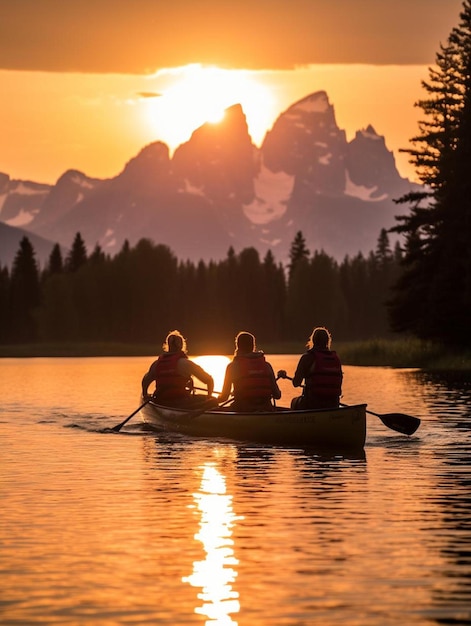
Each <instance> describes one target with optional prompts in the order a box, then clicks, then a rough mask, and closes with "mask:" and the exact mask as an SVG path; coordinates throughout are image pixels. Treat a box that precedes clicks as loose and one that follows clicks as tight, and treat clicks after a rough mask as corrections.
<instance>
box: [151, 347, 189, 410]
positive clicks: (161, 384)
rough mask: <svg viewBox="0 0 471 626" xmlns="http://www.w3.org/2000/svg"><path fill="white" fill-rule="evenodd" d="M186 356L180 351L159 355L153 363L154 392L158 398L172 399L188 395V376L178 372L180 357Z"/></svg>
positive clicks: (184, 357)
mask: <svg viewBox="0 0 471 626" xmlns="http://www.w3.org/2000/svg"><path fill="white" fill-rule="evenodd" d="M187 358H188V357H187V356H186V354H185V353H184V352H182V351H180V352H171V353H167V352H166V353H165V354H162V355H160V356H159V358H158V359H157V361H156V362H155V365H154V375H155V393H156V396H157V397H158V399H159V400H173V399H177V398H181V397H184V396H186V395H188V389H187V384H188V377H187V376H182V375H181V374H179V373H178V369H177V365H178V361H179V360H180V359H187Z"/></svg>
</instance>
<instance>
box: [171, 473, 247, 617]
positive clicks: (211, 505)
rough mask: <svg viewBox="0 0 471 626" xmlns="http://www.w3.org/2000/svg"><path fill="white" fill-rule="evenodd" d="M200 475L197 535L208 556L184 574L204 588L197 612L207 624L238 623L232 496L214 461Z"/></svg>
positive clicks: (191, 583) (185, 578)
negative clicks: (205, 619)
mask: <svg viewBox="0 0 471 626" xmlns="http://www.w3.org/2000/svg"><path fill="white" fill-rule="evenodd" d="M202 469H203V475H202V478H201V490H200V491H199V492H197V493H195V494H194V499H195V502H196V506H197V508H198V510H199V511H200V512H201V521H200V531H199V532H198V533H197V534H196V535H195V539H197V540H198V541H200V542H201V543H202V544H203V548H204V551H205V554H206V556H205V559H204V560H203V561H195V562H194V563H193V573H192V574H191V575H190V576H187V577H184V578H183V579H182V580H183V582H188V583H190V585H192V586H193V587H197V588H201V589H202V591H201V593H199V594H198V598H199V599H201V600H203V605H202V606H200V607H196V608H195V613H199V614H201V615H206V616H207V617H208V618H209V620H208V621H207V622H206V624H210V623H214V624H220V625H222V624H237V622H234V621H233V620H232V619H231V617H230V614H231V613H238V612H239V610H240V604H239V600H238V597H239V594H238V593H237V592H236V591H233V589H232V583H234V581H235V579H236V578H237V571H236V570H235V569H234V568H233V567H232V566H236V565H238V563H239V562H238V560H237V559H236V558H235V557H234V550H233V545H234V542H233V540H232V526H233V524H234V521H235V519H236V517H235V515H234V512H233V509H232V496H229V495H227V494H226V482H225V478H224V476H223V475H222V474H221V473H220V472H219V470H218V469H217V467H216V466H215V465H214V464H213V463H208V464H206V465H205V466H204V467H203V468H202Z"/></svg>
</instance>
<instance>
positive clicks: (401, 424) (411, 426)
mask: <svg viewBox="0 0 471 626" xmlns="http://www.w3.org/2000/svg"><path fill="white" fill-rule="evenodd" d="M340 406H349V405H348V404H342V403H340ZM365 410H366V412H367V413H369V414H370V415H375V416H376V417H379V419H380V420H381V421H382V422H383V424H384V425H385V426H387V427H388V428H390V429H391V430H396V431H397V432H398V433H402V434H403V435H413V434H414V433H415V431H416V430H417V428H418V427H419V426H420V419H419V418H418V417H414V416H413V415H406V414H405V413H383V414H382V415H381V414H380V413H375V412H374V411H368V409H365Z"/></svg>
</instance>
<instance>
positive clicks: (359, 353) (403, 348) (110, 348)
mask: <svg viewBox="0 0 471 626" xmlns="http://www.w3.org/2000/svg"><path fill="white" fill-rule="evenodd" d="M261 347H262V348H263V350H264V351H265V352H266V353H267V354H301V352H303V349H304V348H303V344H302V343H300V342H289V343H279V344H264V345H263V346H261ZM333 347H334V348H335V350H337V352H338V354H339V355H340V357H341V359H342V362H343V363H344V364H345V365H361V366H368V365H369V366H385V367H414V368H421V369H429V370H470V371H471V350H467V351H462V352H456V351H451V350H448V349H446V348H444V347H443V346H440V345H437V344H433V343H431V342H425V341H419V340H418V339H394V340H390V339H374V340H370V341H358V342H336V343H335V345H334V346H333ZM190 348H191V350H190V351H191V353H192V354H205V353H206V354H221V353H222V354H224V353H227V352H228V351H227V346H225V348H223V349H218V348H217V347H216V348H211V349H210V350H209V349H208V347H207V346H206V347H204V346H198V345H196V344H195V345H192V346H190ZM157 350H158V346H156V345H142V344H139V345H132V344H121V343H63V344H23V345H10V346H0V357H15V358H18V357H86V356H148V357H152V356H154V355H155V353H156V351H157Z"/></svg>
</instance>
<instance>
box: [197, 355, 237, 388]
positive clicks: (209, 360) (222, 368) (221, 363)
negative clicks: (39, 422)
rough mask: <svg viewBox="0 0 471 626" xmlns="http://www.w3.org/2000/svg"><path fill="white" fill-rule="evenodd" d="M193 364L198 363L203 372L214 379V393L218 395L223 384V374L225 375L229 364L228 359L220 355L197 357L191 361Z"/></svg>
mask: <svg viewBox="0 0 471 626" xmlns="http://www.w3.org/2000/svg"><path fill="white" fill-rule="evenodd" d="M193 361H194V362H195V363H198V365H200V366H201V367H202V368H203V369H204V370H206V371H207V372H208V374H211V376H212V377H213V378H214V392H215V393H219V392H220V391H221V389H222V385H223V382H224V374H225V373H226V367H227V365H228V363H230V361H231V360H230V359H229V358H228V357H227V356H223V355H222V354H220V355H216V354H214V355H213V354H211V355H205V356H197V357H195V358H194V359H193Z"/></svg>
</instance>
